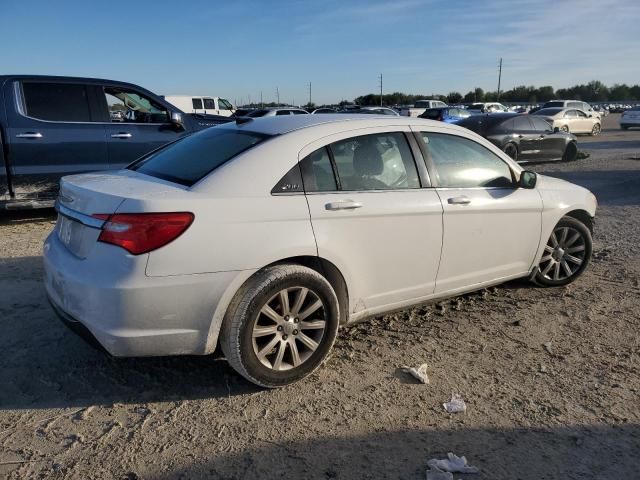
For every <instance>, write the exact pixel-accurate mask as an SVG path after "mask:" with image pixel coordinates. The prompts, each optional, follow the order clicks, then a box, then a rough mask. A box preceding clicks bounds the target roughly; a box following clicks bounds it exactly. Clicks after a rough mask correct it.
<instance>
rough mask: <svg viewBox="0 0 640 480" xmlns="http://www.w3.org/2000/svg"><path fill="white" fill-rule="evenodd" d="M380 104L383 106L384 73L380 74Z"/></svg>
mask: <svg viewBox="0 0 640 480" xmlns="http://www.w3.org/2000/svg"><path fill="white" fill-rule="evenodd" d="M380 106H382V74H380Z"/></svg>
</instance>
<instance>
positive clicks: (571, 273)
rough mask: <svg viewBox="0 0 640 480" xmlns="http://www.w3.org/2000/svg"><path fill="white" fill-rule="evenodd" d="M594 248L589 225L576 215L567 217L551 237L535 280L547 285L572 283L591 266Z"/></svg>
mask: <svg viewBox="0 0 640 480" xmlns="http://www.w3.org/2000/svg"><path fill="white" fill-rule="evenodd" d="M592 251H593V240H592V238H591V231H590V230H589V229H588V228H587V226H586V225H585V224H584V223H582V222H581V221H580V220H577V219H575V218H573V217H563V218H562V219H561V220H560V221H559V222H558V224H557V225H556V226H555V227H554V228H553V232H552V233H551V236H550V237H549V240H547V244H546V245H545V247H544V252H543V253H542V257H541V258H540V262H539V263H538V266H537V268H536V274H535V277H534V280H535V282H536V283H538V284H539V285H542V286H545V287H561V286H563V285H568V284H569V283H571V282H573V281H574V280H575V279H576V278H578V277H579V276H580V275H582V272H584V270H585V268H587V265H589V262H590V261H591V253H592Z"/></svg>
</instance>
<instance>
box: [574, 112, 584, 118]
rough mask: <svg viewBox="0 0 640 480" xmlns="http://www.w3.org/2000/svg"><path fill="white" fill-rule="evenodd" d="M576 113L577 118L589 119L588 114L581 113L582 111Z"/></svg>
mask: <svg viewBox="0 0 640 480" xmlns="http://www.w3.org/2000/svg"><path fill="white" fill-rule="evenodd" d="M575 112H576V116H578V117H580V118H587V114H586V113H584V112H583V111H581V110H576V111H575Z"/></svg>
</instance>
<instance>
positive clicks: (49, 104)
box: [22, 82, 91, 122]
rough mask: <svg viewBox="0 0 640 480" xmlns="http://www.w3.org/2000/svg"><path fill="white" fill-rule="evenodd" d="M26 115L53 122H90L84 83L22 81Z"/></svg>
mask: <svg viewBox="0 0 640 480" xmlns="http://www.w3.org/2000/svg"><path fill="white" fill-rule="evenodd" d="M22 92H23V95H24V102H25V107H26V110H27V112H26V113H27V115H28V116H30V117H33V118H37V119H40V120H49V121H53V122H90V121H91V114H90V112H89V101H88V98H87V89H86V87H85V86H84V85H76V84H70V83H44V82H23V83H22Z"/></svg>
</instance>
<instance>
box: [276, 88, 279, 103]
mask: <svg viewBox="0 0 640 480" xmlns="http://www.w3.org/2000/svg"><path fill="white" fill-rule="evenodd" d="M276 100H277V102H278V106H280V90H278V87H276Z"/></svg>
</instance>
